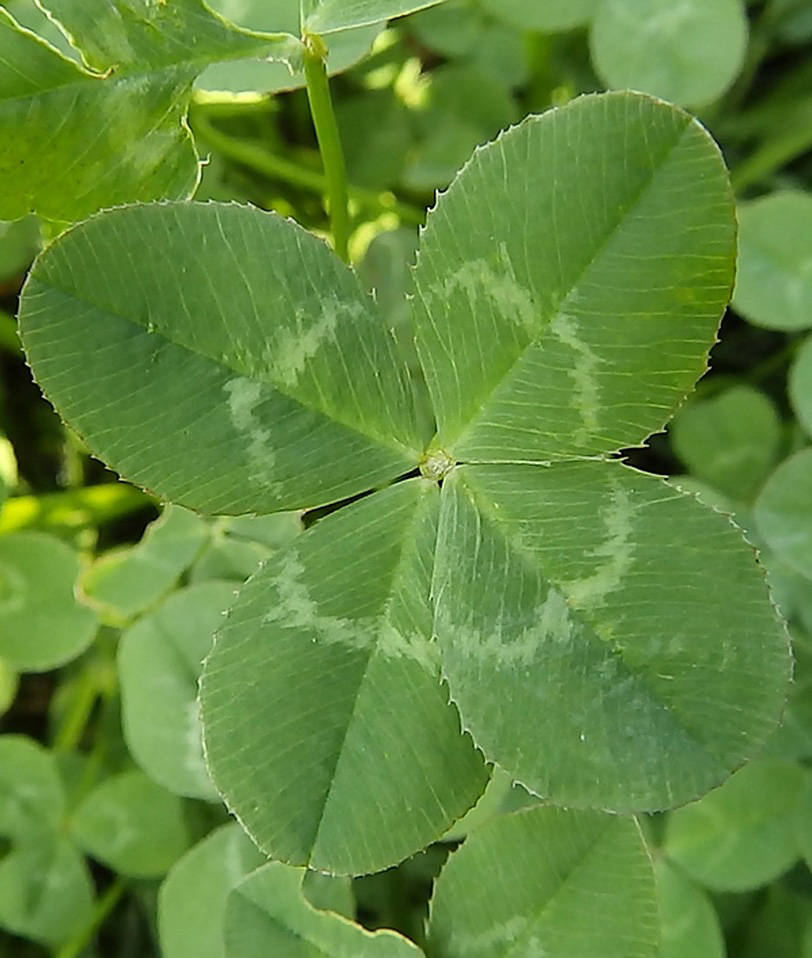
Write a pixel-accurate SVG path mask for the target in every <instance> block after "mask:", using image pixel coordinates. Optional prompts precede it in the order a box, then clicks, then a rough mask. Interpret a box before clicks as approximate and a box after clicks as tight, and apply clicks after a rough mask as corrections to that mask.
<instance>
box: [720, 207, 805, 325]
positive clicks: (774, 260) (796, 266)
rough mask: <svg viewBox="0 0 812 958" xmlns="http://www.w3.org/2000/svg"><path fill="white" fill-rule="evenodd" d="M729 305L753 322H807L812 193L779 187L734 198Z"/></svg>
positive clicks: (777, 323)
mask: <svg viewBox="0 0 812 958" xmlns="http://www.w3.org/2000/svg"><path fill="white" fill-rule="evenodd" d="M738 213H739V267H738V271H737V276H736V290H735V293H734V295H733V305H734V307H735V308H736V310H737V311H738V312H739V313H741V314H742V316H744V317H745V318H746V319H748V320H749V321H750V322H751V323H753V324H755V325H756V326H763V327H765V328H766V329H785V330H790V331H791V330H796V329H806V328H808V327H810V326H812V315H810V312H809V302H810V300H812V268H810V265H809V264H810V263H811V262H812V195H810V194H809V193H802V192H800V191H798V190H782V191H780V192H778V193H771V194H769V195H768V196H762V197H759V199H757V200H752V201H751V202H749V203H741V204H739V211H738Z"/></svg>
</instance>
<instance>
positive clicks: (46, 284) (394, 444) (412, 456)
mask: <svg viewBox="0 0 812 958" xmlns="http://www.w3.org/2000/svg"><path fill="white" fill-rule="evenodd" d="M36 282H37V283H38V284H39V285H40V286H41V287H43V288H46V289H48V290H51V291H53V292H55V293H58V294H59V295H60V296H64V297H65V299H67V300H70V301H72V302H74V303H78V304H81V305H83V306H85V307H87V306H89V307H90V308H91V309H93V310H94V311H95V312H97V313H99V314H100V315H102V316H107V317H110V318H112V319H115V320H119V321H120V322H122V323H127V324H128V325H130V326H134V327H136V329H138V330H139V331H140V332H142V333H144V334H146V335H149V336H150V337H151V338H152V339H158V338H160V339H162V340H163V341H164V342H165V343H167V344H168V345H170V346H173V347H175V348H176V349H180V350H184V351H186V352H188V353H190V354H192V355H194V356H197V357H199V358H200V359H204V360H206V361H207V362H210V363H212V364H213V365H214V366H216V367H219V368H222V369H227V370H228V371H229V372H232V373H234V374H235V375H237V376H240V377H242V378H244V379H247V380H249V381H251V382H256V383H260V384H261V385H263V386H267V387H269V388H270V389H272V390H273V391H275V392H277V393H279V395H281V396H284V397H285V398H286V399H289V400H290V401H291V402H295V403H296V404H297V405H299V406H301V407H302V408H303V409H307V410H309V411H310V412H313V413H317V414H318V415H319V416H323V417H324V418H325V419H327V420H328V421H330V422H333V423H335V424H336V425H338V426H341V427H342V428H343V429H347V430H348V431H350V432H353V433H355V434H357V435H359V436H362V437H363V438H364V440H365V441H367V442H374V443H377V444H378V445H379V446H381V447H383V448H385V449H389V450H393V451H395V452H397V453H398V454H399V455H400V456H402V457H403V458H404V461H405V464H407V463H412V464H413V465H415V466H416V465H417V457H418V450H415V449H412V448H410V447H408V446H406V445H405V444H403V443H400V442H398V441H397V440H396V439H395V438H394V436H393V435H391V434H387V433H385V432H383V433H377V432H375V433H371V432H366V431H365V430H364V428H363V427H362V426H361V425H359V424H358V423H355V422H352V421H350V420H349V419H345V418H343V417H341V416H339V415H337V414H336V413H335V410H325V409H323V408H321V407H320V406H318V405H317V404H315V403H312V402H305V401H304V400H303V399H302V398H301V397H300V396H294V395H292V393H291V392H289V391H287V390H285V389H283V388H282V387H281V386H279V385H278V384H277V383H275V382H274V381H273V380H270V379H264V378H261V377H259V376H257V375H256V374H255V373H253V372H251V373H249V372H246V371H245V370H242V369H239V368H237V367H236V366H235V365H234V364H232V363H227V362H226V361H225V359H224V358H222V357H221V358H218V359H216V358H214V357H212V356H209V355H208V354H207V353H205V352H202V351H201V350H199V349H194V348H193V347H192V346H189V345H188V344H186V343H177V342H175V341H174V340H173V339H170V338H169V336H168V335H167V334H166V333H164V332H163V331H162V330H160V329H157V328H156V329H155V331H154V332H151V333H147V330H146V327H145V326H143V325H142V324H141V323H138V322H136V321H135V320H133V319H131V318H130V317H128V316H122V315H120V314H119V313H117V312H114V311H113V310H112V309H110V308H109V307H106V306H99V305H97V304H96V303H93V302H91V301H90V300H89V299H87V298H83V297H80V296H78V295H76V294H75V293H73V292H71V291H69V290H66V289H63V288H62V287H61V286H58V285H57V284H56V283H54V282H52V281H51V279H50V278H48V279H45V278H43V277H42V276H39V275H38V276H37V277H36ZM28 295H29V297H30V296H31V291H30V290H29V293H28ZM404 471H405V470H404Z"/></svg>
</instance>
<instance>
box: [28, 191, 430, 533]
mask: <svg viewBox="0 0 812 958" xmlns="http://www.w3.org/2000/svg"><path fill="white" fill-rule="evenodd" d="M136 246H137V247H138V249H139V252H138V259H137V264H136V261H135V260H134V259H133V258H132V257H133V249H134V247H136ZM122 263H129V264H131V265H130V266H129V267H126V268H124V269H122V268H121V264H122ZM179 280H180V281H179ZM66 312H67V314H68V315H69V316H70V319H68V320H65V318H64V317H65V316H66ZM59 317H62V319H61V320H60V319H59ZM201 317H205V322H204V321H201ZM20 323H21V330H22V336H23V338H24V340H25V343H26V347H27V349H28V355H29V359H30V360H31V362H32V364H33V365H35V366H36V368H37V377H38V380H39V382H40V384H41V386H42V387H43V389H44V391H45V393H46V394H47V395H48V396H49V398H50V399H51V400H52V401H53V402H54V403H55V404H56V405H57V406H58V407H59V409H60V411H61V412H62V414H63V415H64V416H65V418H66V419H67V420H68V422H69V423H70V424H71V425H72V426H73V427H74V428H75V429H76V430H77V432H78V433H79V434H80V435H82V436H83V437H84V439H85V440H86V441H87V443H88V445H89V446H90V447H91V448H92V449H93V450H94V452H96V453H97V454H98V455H100V456H101V457H102V458H103V459H104V460H105V461H106V462H108V463H110V464H111V465H112V466H113V467H114V468H115V469H117V470H118V471H119V472H121V473H122V474H123V475H125V476H126V477H127V478H128V479H130V480H132V481H133V482H136V483H138V484H139V485H144V486H147V487H149V488H151V489H153V490H154V491H155V492H157V493H159V494H160V495H161V496H162V497H164V498H166V499H169V500H172V501H175V502H180V503H181V504H183V505H186V506H189V507H191V508H193V509H197V510H200V511H203V512H207V513H210V514H218V513H228V514H234V513H241V512H242V513H245V512H252V511H255V512H274V511H281V510H285V509H297V508H302V507H309V506H316V505H319V504H322V503H326V502H331V501H334V500H337V499H341V498H343V497H346V496H350V495H353V494H355V493H358V492H361V491H363V490H364V489H368V488H371V487H374V486H375V485H377V484H379V483H381V482H384V481H388V480H391V479H394V478H395V477H396V476H398V475H399V474H402V473H405V472H408V471H409V470H410V469H412V468H413V467H414V466H415V465H416V464H417V461H418V459H419V455H420V449H421V448H422V446H423V440H422V438H421V437H420V436H419V435H418V434H417V433H418V429H417V426H416V421H415V413H414V403H413V401H412V391H411V386H410V384H409V381H408V378H407V374H406V370H405V368H404V364H403V362H402V360H401V359H400V357H399V355H398V352H397V348H396V344H395V342H394V340H393V338H392V337H391V335H390V334H389V333H388V332H387V330H386V329H385V328H384V327H383V326H382V324H381V323H380V321H379V319H378V317H377V316H376V314H375V311H374V303H373V302H372V300H371V298H370V297H369V296H368V295H367V294H366V293H365V292H364V290H363V288H362V286H361V284H360V282H359V280H358V279H357V278H356V277H355V275H354V274H352V273H350V271H349V270H348V269H347V268H346V267H345V266H344V264H343V263H341V261H340V260H339V259H338V258H337V257H336V256H334V254H333V253H331V252H330V250H329V249H328V248H327V246H326V245H325V244H324V243H323V242H322V241H321V240H319V239H317V238H316V237H314V236H313V235H312V234H310V233H307V232H305V231H304V230H302V229H301V228H300V227H299V226H297V225H295V224H294V223H292V222H291V221H288V220H283V219H282V218H281V217H279V216H276V215H274V214H270V213H263V212H261V211H259V210H256V209H253V208H249V207H240V206H236V205H228V206H226V205H219V204H206V205H186V204H161V205H148V206H135V207H128V208H124V209H120V210H115V211H112V212H109V213H106V214H104V215H101V216H97V217H94V218H93V219H91V220H89V221H87V222H86V223H83V224H81V225H80V226H78V227H76V228H74V229H73V230H72V231H70V232H69V233H67V234H66V235H65V236H63V237H62V238H60V239H59V240H58V241H57V242H56V243H55V244H54V245H52V246H51V247H50V248H49V249H48V251H47V252H46V253H45V254H44V255H43V256H42V257H41V258H40V259H39V261H38V265H37V267H36V268H35V269H34V271H33V273H32V274H31V277H30V278H29V281H28V284H27V292H26V306H25V308H24V309H23V310H22V311H21V317H20ZM88 341H92V342H93V343H94V347H95V348H94V349H93V350H92V351H88V350H87V349H86V348H85V343H87V342H88ZM189 383H194V384H195V388H194V389H189Z"/></svg>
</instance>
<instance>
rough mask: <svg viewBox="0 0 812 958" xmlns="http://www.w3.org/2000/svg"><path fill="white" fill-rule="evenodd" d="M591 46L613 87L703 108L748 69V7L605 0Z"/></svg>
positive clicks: (700, 0) (733, 1) (725, 2)
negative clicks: (630, 89)
mask: <svg viewBox="0 0 812 958" xmlns="http://www.w3.org/2000/svg"><path fill="white" fill-rule="evenodd" d="M590 45H591V50H592V61H593V63H594V64H595V68H596V70H597V72H598V74H599V75H600V76H601V77H602V78H603V79H604V80H605V81H606V83H607V85H608V86H612V87H617V88H620V89H626V88H632V89H635V90H645V91H646V92H647V93H653V94H654V95H656V96H659V97H662V98H663V99H665V100H673V101H674V102H675V103H681V104H684V105H686V106H694V107H696V106H703V105H705V104H706V103H710V102H711V101H712V100H715V99H716V98H717V97H719V96H721V95H722V94H723V93H724V92H725V90H727V88H728V87H729V86H730V84H731V83H732V82H733V81H734V80H735V79H736V77H737V75H738V73H739V71H740V70H741V68H742V65H743V63H744V56H745V53H746V51H747V16H746V14H745V10H744V6H743V4H742V2H741V0H713V2H712V3H708V2H707V0H681V2H680V3H673V2H672V0H603V2H602V3H600V4H599V5H598V7H597V10H596V12H595V21H594V23H593V24H592V32H591V34H590Z"/></svg>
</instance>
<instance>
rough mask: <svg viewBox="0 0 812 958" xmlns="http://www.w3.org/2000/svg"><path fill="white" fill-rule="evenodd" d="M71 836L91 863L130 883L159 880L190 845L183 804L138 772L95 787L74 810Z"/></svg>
mask: <svg viewBox="0 0 812 958" xmlns="http://www.w3.org/2000/svg"><path fill="white" fill-rule="evenodd" d="M71 834H72V835H73V837H74V839H75V840H76V842H77V844H78V845H79V846H80V847H81V848H82V849H83V850H84V851H85V852H86V853H87V854H88V855H90V856H91V857H92V858H96V859H98V860H99V861H101V862H104V864H105V865H108V866H109V867H110V868H112V869H114V870H115V871H118V872H120V873H121V874H122V875H126V876H128V877H132V878H157V877H159V876H161V875H163V874H164V873H165V872H166V871H167V870H168V869H169V868H170V866H171V865H172V864H174V862H175V861H176V860H177V859H178V858H179V857H180V856H181V854H182V853H183V852H184V851H185V850H186V848H187V847H188V845H189V834H188V828H187V825H186V821H185V818H184V813H183V802H182V801H181V799H179V798H178V797H177V796H175V795H171V794H170V793H169V792H167V791H165V790H164V789H162V788H160V787H159V786H158V785H155V784H154V783H153V782H152V781H151V780H150V779H149V778H147V776H146V775H144V773H143V772H136V771H132V772H122V773H120V774H119V775H114V776H112V777H111V778H108V779H106V780H105V781H103V782H102V783H101V784H100V785H97V786H96V788H94V789H93V791H92V792H91V793H90V794H89V795H88V796H87V798H85V799H84V801H83V802H82V803H81V805H80V806H79V807H78V808H77V809H76V812H75V813H74V815H73V819H72V822H71Z"/></svg>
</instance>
